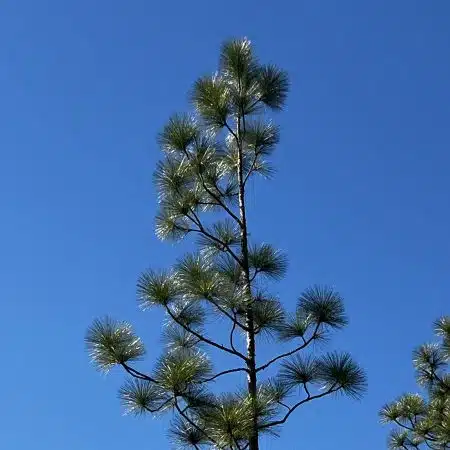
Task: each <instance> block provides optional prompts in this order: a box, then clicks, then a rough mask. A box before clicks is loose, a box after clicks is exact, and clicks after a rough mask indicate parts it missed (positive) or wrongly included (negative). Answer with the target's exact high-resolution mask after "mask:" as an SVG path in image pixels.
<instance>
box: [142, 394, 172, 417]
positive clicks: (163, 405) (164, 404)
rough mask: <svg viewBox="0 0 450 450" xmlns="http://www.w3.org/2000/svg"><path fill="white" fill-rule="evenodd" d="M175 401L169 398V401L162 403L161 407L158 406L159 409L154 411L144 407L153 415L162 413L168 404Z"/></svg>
mask: <svg viewBox="0 0 450 450" xmlns="http://www.w3.org/2000/svg"><path fill="white" fill-rule="evenodd" d="M172 400H173V398H169V399H168V400H166V401H165V402H164V403H162V404H161V405H160V406H158V408H155V409H152V408H149V407H148V406H144V409H145V410H146V411H148V412H150V413H152V414H154V413H157V412H159V411H161V410H162V409H163V408H164V407H165V406H166V405H167V404H168V403H170V402H171V401H172Z"/></svg>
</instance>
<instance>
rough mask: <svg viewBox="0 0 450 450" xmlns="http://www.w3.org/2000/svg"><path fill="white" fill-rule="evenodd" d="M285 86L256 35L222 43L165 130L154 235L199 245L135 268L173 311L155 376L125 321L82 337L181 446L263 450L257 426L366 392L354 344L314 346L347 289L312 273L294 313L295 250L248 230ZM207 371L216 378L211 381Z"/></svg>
mask: <svg viewBox="0 0 450 450" xmlns="http://www.w3.org/2000/svg"><path fill="white" fill-rule="evenodd" d="M288 88H289V80H288V77H287V74H286V73H285V72H284V71H283V70H281V69H279V68H277V67H275V66H274V65H262V64H260V62H259V61H258V59H257V58H256V56H255V54H254V52H253V48H252V45H251V43H250V41H249V40H248V39H239V40H232V41H229V42H226V43H225V44H224V45H223V46H222V48H221V52H220V58H219V67H218V72H217V73H215V74H213V75H210V76H208V75H207V76H203V77H201V78H199V79H198V80H197V81H196V82H195V83H194V86H193V88H192V91H191V101H192V106H193V107H194V112H193V113H192V114H189V113H188V114H175V115H173V116H172V117H170V118H169V120H168V122H167V123H166V125H165V126H164V127H163V129H162V131H161V133H160V134H159V136H158V143H159V146H160V148H161V150H162V154H163V156H162V160H161V161H160V162H159V163H158V164H157V166H156V170H155V173H154V182H155V186H156V190H157V197H158V213H157V217H156V224H155V230H156V235H157V237H158V238H160V239H161V240H172V241H179V240H181V239H184V238H186V237H187V236H194V237H195V241H196V243H197V244H198V247H199V250H198V251H191V252H190V253H188V254H186V255H185V256H184V257H182V258H180V259H179V260H178V261H177V263H176V264H175V265H174V266H173V267H172V268H171V269H170V270H167V271H165V270H163V271H154V270H148V271H145V272H144V273H143V274H142V275H141V276H140V277H139V279H138V282H137V297H138V302H139V305H140V307H141V309H143V310H147V309H150V308H151V307H154V306H158V307H159V308H160V309H162V310H163V312H164V313H165V320H164V321H163V323H162V334H163V340H162V341H163V345H161V350H162V354H161V356H160V357H159V359H158V360H157V364H156V367H155V368H154V370H153V371H152V375H151V376H150V375H148V374H146V373H145V372H141V371H138V370H137V369H135V368H134V367H132V365H131V363H132V362H133V361H136V360H139V359H141V357H142V356H143V355H144V347H143V345H142V343H141V341H140V340H139V338H137V337H136V336H135V335H134V333H133V332H132V330H131V327H130V326H129V325H128V324H126V323H123V322H114V321H112V320H111V319H108V318H107V319H104V320H97V321H95V322H94V323H93V325H92V326H91V328H90V329H89V330H88V333H87V336H86V344H87V347H88V350H89V353H90V355H91V358H92V360H93V361H94V363H95V364H96V365H97V367H99V368H100V369H101V370H104V371H108V370H109V369H110V368H111V367H113V366H114V365H121V366H122V367H123V369H124V370H125V371H126V372H127V374H128V375H129V377H130V378H129V379H128V380H127V381H126V383H125V384H124V385H123V386H122V388H121V389H120V391H119V397H120V399H121V401H122V403H123V406H124V407H125V409H126V411H127V412H128V413H131V414H134V415H141V414H144V413H149V414H155V415H157V414H162V413H164V412H166V411H169V410H170V411H171V412H172V413H173V414H174V417H173V420H172V423H171V429H170V433H169V436H170V438H171V439H172V441H173V442H174V444H175V445H176V446H177V447H179V448H191V449H192V448H193V449H197V450H199V449H202V450H203V449H205V450H206V448H215V449H220V450H224V449H226V450H246V449H248V450H256V447H257V446H256V445H255V440H256V441H257V440H258V436H260V435H262V434H263V433H269V434H272V435H277V433H278V432H279V426H280V425H281V424H283V423H285V421H286V420H287V419H288V418H289V417H290V415H291V414H292V413H293V412H294V411H295V410H296V409H297V408H298V407H299V406H301V405H303V404H305V403H307V402H310V401H312V400H315V399H318V398H321V397H325V396H328V395H331V394H333V393H337V392H340V393H342V394H346V395H348V396H350V397H359V396H360V395H361V394H362V392H363V391H364V389H365V385H366V379H365V375H364V373H363V371H362V370H361V369H360V368H359V367H358V366H357V365H356V364H355V363H354V362H353V360H352V359H351V358H350V356H349V355H348V354H346V353H343V354H338V353H330V354H325V355H321V354H318V353H317V349H315V348H313V349H312V344H313V343H314V342H316V341H318V340H321V339H322V340H323V339H324V338H325V337H328V335H329V332H330V331H332V330H338V329H341V328H343V327H344V326H345V325H346V324H347V318H346V315H345V311H344V307H343V301H342V298H341V296H340V295H339V294H338V293H337V292H335V291H334V290H333V289H330V288H327V287H320V286H314V287H312V288H309V289H307V290H306V291H305V292H304V293H303V294H302V295H301V297H300V299H299V302H298V305H297V308H296V310H295V312H293V313H286V312H285V308H284V306H283V302H282V301H280V300H279V299H278V298H277V297H276V296H275V295H274V294H273V293H271V292H270V291H269V288H271V286H272V282H274V281H277V280H280V279H281V278H283V277H284V275H285V273H286V271H287V258H286V256H285V255H284V254H283V253H282V252H280V251H279V250H277V249H276V248H274V247H273V246H271V245H269V244H266V243H264V244H261V245H257V244H255V243H254V242H253V241H252V234H251V232H249V229H251V230H252V228H253V227H251V226H250V224H248V222H247V214H246V188H247V185H248V184H247V183H248V182H250V181H251V180H252V179H253V176H254V175H262V176H264V177H269V176H271V175H272V174H273V173H274V169H273V168H272V166H271V164H270V157H271V156H272V154H273V152H274V151H275V149H276V146H277V144H278V143H279V141H280V130H279V127H278V126H276V125H275V124H273V123H272V121H271V120H270V119H269V118H268V117H267V114H268V113H269V112H270V111H274V110H280V109H282V108H283V106H284V104H285V101H286V97H287V92H288ZM210 213H215V216H214V217H213V218H212V219H211V214H210ZM208 214H209V215H208ZM217 318H220V319H222V321H221V322H220V329H219V326H218V325H219V321H218V320H216V319H217ZM436 327H437V328H438V329H439V330H440V332H442V333H446V330H448V328H449V326H448V323H447V322H439V323H438V324H437V325H436ZM447 334H448V333H447ZM259 336H265V337H270V338H272V339H277V340H278V341H284V342H286V343H289V349H286V352H285V353H283V352H280V353H279V354H278V355H277V356H275V357H274V358H272V359H270V360H268V361H266V362H263V363H262V365H260V366H257V363H256V359H255V352H256V353H257V354H258V355H260V353H259V350H258V351H256V348H255V347H256V345H258V346H259V345H262V340H261V339H257V338H258V337H259ZM256 342H257V344H256ZM447 344H448V339H447ZM310 346H311V347H310ZM277 348H281V347H277ZM310 349H311V352H309V350H310ZM211 350H212V351H213V352H215V353H211V354H210V353H209V351H211ZM447 350H448V346H447ZM303 351H306V353H302V352H303ZM218 352H223V353H225V354H226V355H227V357H228V358H227V359H224V358H220V359H219V358H218V361H220V362H221V363H222V367H220V368H218V369H217V370H213V368H212V364H211V360H210V357H211V358H212V357H213V356H215V354H216V353H218ZM427 352H428V353H427ZM152 353H155V352H152ZM261 354H264V353H262V352H261ZM427 358H428V359H427ZM439 358H442V354H441V353H439V354H437V353H436V354H434V353H433V352H432V349H431V348H429V349H427V350H426V351H421V352H419V353H418V356H417V361H418V362H417V364H418V367H422V366H423V365H424V364H428V365H430V364H434V366H433V367H436V370H438V369H439V368H441V365H440V364H441V363H440V362H439V361H440V360H439ZM230 366H231V367H230ZM423 367H425V366H423ZM269 368H270V372H272V373H273V374H274V376H273V377H272V378H268V377H267V375H266V374H267V372H266V369H269ZM421 370H422V369H421ZM422 372H423V373H424V374H425V369H423V370H422ZM225 376H226V377H233V376H234V377H237V378H238V380H239V384H241V385H244V386H246V387H245V389H240V390H237V391H236V392H231V393H220V388H221V384H220V381H221V379H222V377H225ZM211 383H217V385H216V387H217V389H214V390H213V391H211V387H210V386H211ZM448 384H449V380H447V379H445V380H444V379H443V381H442V384H441V385H440V386H439V387H436V386H434V387H433V392H434V394H433V396H434V397H433V402H434V403H433V405H434V407H433V408H434V411H440V410H441V409H442V408H445V400H444V397H445V392H446V391H445V389H447V388H446V387H445V386H448ZM230 385H231V384H230ZM444 391H445V392H444ZM430 417H431V416H430ZM423 426H425V423H424V424H423Z"/></svg>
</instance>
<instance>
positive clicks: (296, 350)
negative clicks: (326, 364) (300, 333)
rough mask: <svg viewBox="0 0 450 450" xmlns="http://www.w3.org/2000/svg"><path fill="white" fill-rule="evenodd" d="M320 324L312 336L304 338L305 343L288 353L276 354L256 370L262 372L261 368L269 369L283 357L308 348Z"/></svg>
mask: <svg viewBox="0 0 450 450" xmlns="http://www.w3.org/2000/svg"><path fill="white" fill-rule="evenodd" d="M319 326H320V325H317V326H316V329H315V330H314V333H313V334H312V335H311V337H310V338H309V339H304V338H303V344H302V345H300V346H299V347H297V348H294V350H291V351H289V352H286V353H282V354H281V355H278V356H276V357H275V358H272V359H271V360H270V361H268V362H267V363H265V364H263V365H262V366H260V367H258V368H257V369H256V372H260V371H261V370H264V369H267V368H268V367H269V366H271V365H272V364H273V363H274V362H276V361H278V360H280V359H282V358H286V357H288V356H291V355H293V354H295V353H297V352H299V351H300V350H303V349H304V348H306V347H307V346H308V345H309V344H311V342H312V341H313V340H314V339H315V338H316V334H317V331H318V329H319Z"/></svg>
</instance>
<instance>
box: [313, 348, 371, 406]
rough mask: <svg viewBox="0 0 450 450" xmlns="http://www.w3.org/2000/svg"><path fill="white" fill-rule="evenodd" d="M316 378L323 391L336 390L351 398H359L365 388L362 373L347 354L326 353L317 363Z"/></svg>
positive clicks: (364, 378)
mask: <svg viewBox="0 0 450 450" xmlns="http://www.w3.org/2000/svg"><path fill="white" fill-rule="evenodd" d="M318 378H319V379H320V381H321V382H322V383H323V389H326V390H337V391H339V392H341V393H343V394H346V395H348V396H349V397H353V398H356V399H358V398H360V397H361V396H362V394H364V392H365V390H366V387H367V379H366V376H365V374H364V371H363V370H362V369H361V368H360V367H359V366H358V365H357V364H356V363H355V362H354V361H353V359H352V357H351V356H350V355H349V354H348V353H343V354H339V353H336V352H335V353H328V354H326V355H325V356H323V357H322V358H321V359H320V360H319V362H318Z"/></svg>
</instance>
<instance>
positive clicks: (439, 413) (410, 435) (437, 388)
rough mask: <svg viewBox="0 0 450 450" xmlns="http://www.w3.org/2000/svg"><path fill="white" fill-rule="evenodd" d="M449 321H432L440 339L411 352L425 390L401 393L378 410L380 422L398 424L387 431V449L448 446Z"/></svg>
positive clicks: (443, 318) (444, 447) (449, 443)
mask: <svg viewBox="0 0 450 450" xmlns="http://www.w3.org/2000/svg"><path fill="white" fill-rule="evenodd" d="M449 323H450V319H449V318H448V317H442V318H440V319H439V320H437V321H436V322H435V332H436V335H437V336H438V337H440V338H441V342H440V343H433V344H424V345H422V346H420V347H419V348H418V349H416V350H415V351H414V352H413V363H414V367H415V370H416V379H417V382H418V384H419V386H421V387H423V388H425V394H418V393H416V394H404V395H402V396H400V397H399V398H398V399H396V400H395V401H393V402H391V403H388V404H386V405H385V406H384V407H383V408H382V409H381V411H380V418H381V421H382V423H394V424H395V425H396V426H397V428H395V429H393V430H392V431H391V433H390V435H389V439H388V446H389V448H390V449H419V448H422V447H423V448H425V447H426V448H431V449H433V450H441V449H442V450H444V449H446V448H449V447H450V375H449V373H448V362H449V358H448V354H447V353H446V345H447V344H448V339H449V337H450V327H449V326H448V324H449Z"/></svg>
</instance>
